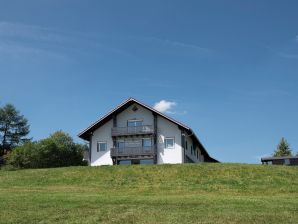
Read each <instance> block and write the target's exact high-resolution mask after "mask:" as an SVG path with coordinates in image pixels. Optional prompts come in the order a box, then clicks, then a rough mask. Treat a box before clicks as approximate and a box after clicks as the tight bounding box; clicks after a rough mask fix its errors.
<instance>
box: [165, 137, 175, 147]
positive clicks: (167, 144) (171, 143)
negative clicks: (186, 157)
mask: <svg viewBox="0 0 298 224" xmlns="http://www.w3.org/2000/svg"><path fill="white" fill-rule="evenodd" d="M165 148H166V149H173V148H175V140H174V138H165Z"/></svg>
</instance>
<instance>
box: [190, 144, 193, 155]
mask: <svg viewBox="0 0 298 224" xmlns="http://www.w3.org/2000/svg"><path fill="white" fill-rule="evenodd" d="M192 151H193V149H192V145H191V146H190V153H191V154H192Z"/></svg>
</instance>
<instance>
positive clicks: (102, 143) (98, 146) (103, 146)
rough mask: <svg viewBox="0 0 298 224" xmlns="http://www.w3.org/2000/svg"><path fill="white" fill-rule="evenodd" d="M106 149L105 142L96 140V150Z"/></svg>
mask: <svg viewBox="0 0 298 224" xmlns="http://www.w3.org/2000/svg"><path fill="white" fill-rule="evenodd" d="M106 150H107V143H106V142H97V152H99V151H101V152H103V151H106Z"/></svg>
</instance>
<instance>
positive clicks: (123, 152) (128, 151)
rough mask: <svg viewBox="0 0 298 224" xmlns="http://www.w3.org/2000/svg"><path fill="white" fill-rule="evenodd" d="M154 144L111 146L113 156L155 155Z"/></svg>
mask: <svg viewBox="0 0 298 224" xmlns="http://www.w3.org/2000/svg"><path fill="white" fill-rule="evenodd" d="M153 155H154V146H147V147H144V146H140V147H125V148H111V157H129V158H136V157H151V156H152V157H153Z"/></svg>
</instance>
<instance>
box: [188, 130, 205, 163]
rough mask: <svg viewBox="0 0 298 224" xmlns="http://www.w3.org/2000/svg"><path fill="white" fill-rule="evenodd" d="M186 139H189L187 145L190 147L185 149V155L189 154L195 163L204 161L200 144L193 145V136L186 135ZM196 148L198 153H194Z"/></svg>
mask: <svg viewBox="0 0 298 224" xmlns="http://www.w3.org/2000/svg"><path fill="white" fill-rule="evenodd" d="M185 141H187V147H188V148H187V149H185V155H187V156H188V157H189V158H190V159H191V160H192V161H193V162H195V163H198V162H202V159H203V156H202V153H201V150H200V149H199V147H198V146H194V145H193V141H192V139H191V137H189V136H186V138H185ZM185 145H186V144H185ZM191 146H192V147H193V152H192V153H191ZM195 150H196V154H195V153H194V152H195ZM197 153H198V157H197Z"/></svg>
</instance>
